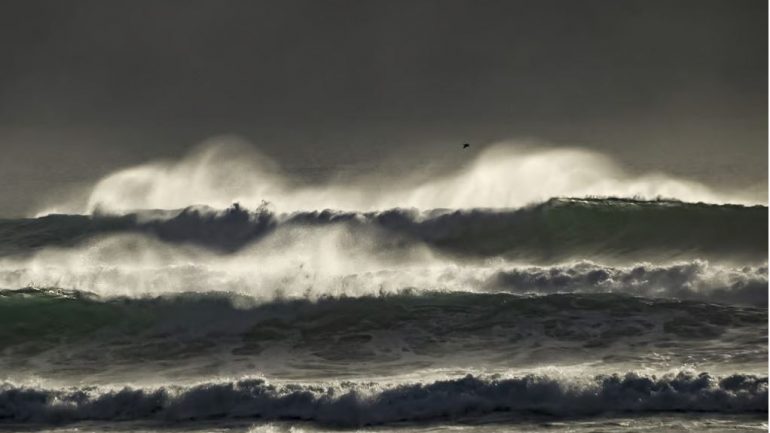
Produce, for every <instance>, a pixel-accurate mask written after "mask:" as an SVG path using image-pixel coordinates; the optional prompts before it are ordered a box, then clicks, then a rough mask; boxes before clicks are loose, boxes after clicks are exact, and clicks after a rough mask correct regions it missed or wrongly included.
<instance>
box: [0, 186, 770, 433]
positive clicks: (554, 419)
mask: <svg viewBox="0 0 770 433" xmlns="http://www.w3.org/2000/svg"><path fill="white" fill-rule="evenodd" d="M767 222H768V212H767V207H766V206H763V205H754V206H748V205H746V206H744V205H731V204H709V203H703V202H699V203H694V202H683V201H678V200H663V199H659V200H640V199H629V198H552V199H550V200H545V201H540V202H536V203H533V204H529V205H524V206H519V207H505V208H484V207H475V208H463V209H453V208H449V209H440V208H439V209H432V210H422V209H416V208H406V209H404V208H395V209H390V210H382V211H368V212H357V211H335V210H322V209H319V210H315V211H290V212H279V211H276V210H274V209H270V208H269V207H268V206H262V207H259V208H246V207H244V206H238V205H234V206H231V207H230V208H227V209H225V210H221V209H215V208H209V207H205V206H193V207H185V208H182V209H179V210H173V211H172V210H144V211H132V212H112V213H108V212H100V211H99V210H98V209H96V210H95V211H94V212H92V213H90V214H69V215H68V214H51V215H45V216H39V217H34V218H33V217H30V218H15V219H3V220H0V288H2V290H1V291H0V350H1V352H0V353H1V355H0V430H4V431H45V432H103V431H118V432H123V431H138V432H183V431H184V432H187V431H189V432H305V431H307V432H321V431H366V432H407V431H409V432H411V431H416V432H449V431H451V432H497V431H512V432H529V431H538V432H539V431H543V432H546V431H547V432H616V431H624V432H632V431H633V432H647V431H656V432H660V431H663V432H704V431H705V432H717V431H720V432H721V431H730V432H744V431H745V432H748V431H766V430H767V410H768V399H767V385H768V379H767V369H768V364H767V360H768V347H767V341H768V334H767V326H768V312H767V302H768V268H767V238H768V223H767Z"/></svg>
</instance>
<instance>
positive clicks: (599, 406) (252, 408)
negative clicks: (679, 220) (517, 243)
mask: <svg viewBox="0 0 770 433" xmlns="http://www.w3.org/2000/svg"><path fill="white" fill-rule="evenodd" d="M767 404H768V400H767V377H757V376H752V375H740V374H736V375H732V376H725V377H714V376H711V375H709V374H708V373H701V374H694V373H689V372H680V373H678V374H668V375H664V376H660V377H656V376H646V375H642V374H637V373H626V374H615V375H600V376H595V377H593V378H584V379H578V378H554V377H548V376H539V375H527V376H523V377H514V378H498V379H496V378H483V377H474V376H472V375H468V376H466V377H464V378H460V379H452V380H441V381H436V382H432V383H415V384H401V385H390V386H387V385H386V386H383V385H379V384H376V383H369V384H367V383H358V384H356V383H341V384H337V385H326V386H323V385H316V386H311V385H301V384H291V385H273V384H270V383H269V382H266V381H265V380H262V379H243V380H238V381H235V382H220V383H204V384H200V385H197V386H191V387H177V386H166V387H160V388H154V389H145V388H130V387H126V388H122V389H113V390H109V389H101V388H97V387H89V388H70V389H58V390H57V389H45V388H37V387H25V386H17V385H13V384H8V383H6V384H4V385H1V386H0V419H3V420H6V421H25V422H40V423H50V422H56V423H60V422H72V421H81V420H109V421H117V420H147V419H151V420H164V421H180V420H207V419H222V418H252V419H261V420H306V421H311V422H316V423H319V424H325V425H336V426H341V427H355V426H365V425H379V424H388V423H397V422H433V421H446V420H454V419H471V418H473V417H478V416H483V415H487V414H491V413H509V414H510V415H511V417H512V418H513V419H515V417H516V416H521V415H527V414H530V415H531V414H538V415H545V416H552V417H580V416H592V415H598V414H602V413H605V412H614V413H617V412H629V413H645V412H647V413H662V412H672V411H673V412H683V411H686V412H709V413H753V412H757V413H766V412H767Z"/></svg>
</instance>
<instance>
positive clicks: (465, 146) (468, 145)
mask: <svg viewBox="0 0 770 433" xmlns="http://www.w3.org/2000/svg"><path fill="white" fill-rule="evenodd" d="M469 147H471V145H470V144H468V143H465V144H463V149H467V148H469Z"/></svg>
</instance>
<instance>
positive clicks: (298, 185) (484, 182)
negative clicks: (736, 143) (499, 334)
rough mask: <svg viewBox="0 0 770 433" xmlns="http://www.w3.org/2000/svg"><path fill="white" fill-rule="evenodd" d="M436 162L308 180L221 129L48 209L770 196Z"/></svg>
mask: <svg viewBox="0 0 770 433" xmlns="http://www.w3.org/2000/svg"><path fill="white" fill-rule="evenodd" d="M465 156H468V155H467V154H465ZM429 165H430V164H429V163H427V164H421V170H420V171H418V172H412V173H403V172H402V173H399V174H398V177H396V176H392V177H391V178H390V179H387V175H385V174H383V173H382V172H380V173H378V175H377V176H365V175H363V176H357V177H354V178H352V179H338V180H331V181H327V182H323V183H318V182H316V183H315V184H314V185H310V184H308V183H307V182H301V181H298V180H296V179H292V178H291V177H289V176H287V175H286V174H285V172H284V171H283V170H282V169H281V168H280V167H279V166H278V165H277V164H276V163H275V162H273V161H271V160H270V159H269V158H267V157H266V156H264V155H262V154H260V153H259V152H257V151H256V150H255V149H254V148H253V147H251V146H249V145H248V144H245V143H244V142H243V141H241V140H239V139H237V138H232V137H231V138H228V137H222V138H217V139H213V140H211V141H209V142H207V143H204V144H203V145H201V146H200V147H198V148H197V149H195V150H194V151H192V152H191V153H190V154H188V155H187V156H185V157H184V158H182V159H180V160H178V161H156V162H150V163H147V164H142V165H138V166H135V167H130V168H126V169H123V170H119V171H116V172H114V173H112V174H110V175H108V176H106V177H104V178H103V179H101V180H100V181H99V182H97V183H96V184H95V185H94V186H93V187H92V188H91V189H90V190H89V191H88V192H86V193H85V196H86V197H87V198H85V199H84V200H82V201H84V202H85V204H83V203H82V202H78V201H76V202H72V203H57V204H55V205H53V206H51V207H49V208H48V209H46V210H45V211H43V212H41V213H40V214H47V213H92V212H95V211H100V210H101V211H111V212H130V211H134V210H137V209H178V208H184V207H187V206H190V205H208V206H211V207H215V208H220V209H221V208H224V207H226V206H229V205H230V204H231V203H233V202H241V203H243V204H244V205H246V206H249V207H256V206H258V205H259V204H260V203H262V202H263V201H269V202H271V203H273V204H274V205H275V206H276V207H277V209H278V210H279V211H281V212H295V211H303V210H317V209H329V208H331V209H341V210H346V211H372V210H381V209H390V208H394V207H414V208H418V209H435V208H452V209H466V208H479V207H485V208H489V207H495V208H497V207H503V208H506V207H520V206H524V205H526V204H528V203H532V202H537V201H543V200H547V199H549V198H551V197H563V196H570V197H585V196H590V195H594V196H596V195H599V196H619V197H634V196H639V197H644V198H655V197H661V196H662V197H669V198H676V199H680V200H685V201H693V202H695V201H705V202H710V203H728V202H733V203H735V202H737V203H757V202H762V203H764V202H765V201H763V200H765V199H763V198H759V201H757V200H752V199H751V198H747V197H742V196H741V194H740V193H735V192H733V193H731V194H726V193H722V192H717V191H714V190H712V189H711V188H708V187H706V186H704V185H701V184H699V183H696V182H691V181H686V180H683V179H677V178H674V177H671V176H667V175H664V174H660V173H648V174H644V175H636V176H635V175H630V174H627V173H624V172H623V170H622V169H621V168H620V167H619V166H618V165H617V164H616V163H615V162H614V161H612V160H611V159H609V158H607V157H606V156H604V155H602V154H599V153H596V152H591V151H588V150H583V149H577V148H533V147H525V146H520V145H511V144H510V143H499V144H497V145H493V146H491V147H489V148H487V149H485V150H484V151H482V152H481V153H480V154H478V156H477V157H476V158H474V159H471V160H470V161H467V163H466V164H465V165H464V166H462V167H460V168H458V169H455V170H450V171H449V172H447V171H446V170H443V171H442V170H430V169H429V168H428V167H426V166H429ZM384 179H387V180H384ZM385 185H387V186H385Z"/></svg>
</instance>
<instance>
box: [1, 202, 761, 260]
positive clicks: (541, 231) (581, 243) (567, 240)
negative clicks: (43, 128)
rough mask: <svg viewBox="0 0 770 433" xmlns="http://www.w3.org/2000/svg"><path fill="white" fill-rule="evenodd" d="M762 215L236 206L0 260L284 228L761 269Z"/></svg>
mask: <svg viewBox="0 0 770 433" xmlns="http://www.w3.org/2000/svg"><path fill="white" fill-rule="evenodd" d="M767 217H768V214H767V207H765V206H752V207H744V206H738V205H711V204H703V203H683V202H678V201H666V200H658V201H638V200H631V199H552V200H549V201H547V202H545V203H542V204H538V205H533V206H529V207H525V208H521V209H515V210H497V209H473V210H456V211H448V210H435V211H417V210H405V209H393V210H389V211H383V212H368V213H356V212H338V211H332V210H324V211H316V212H299V213H293V214H281V215H278V214H274V213H271V212H270V211H268V210H267V209H265V208H261V209H258V210H257V211H255V212H250V211H247V210H244V209H242V208H240V207H238V206H237V205H236V206H234V207H231V208H230V209H227V210H225V211H222V212H215V211H212V210H210V209H203V208H194V207H191V208H187V209H184V210H182V211H180V212H173V213H167V212H166V213H164V212H156V213H152V212H144V213H137V214H127V215H99V214H96V215H49V216H45V217H41V218H37V219H17V220H2V221H0V255H6V256H7V255H16V254H27V253H29V252H31V251H34V250H36V249H39V248H43V247H47V246H72V245H77V244H79V243H81V242H84V241H86V240H88V239H90V238H93V237H96V236H101V235H107V234H115V233H144V234H150V235H152V236H155V237H157V238H159V239H161V240H163V241H166V242H171V243H191V244H197V245H200V246H203V247H206V248H208V249H211V250H214V251H219V252H223V253H228V252H234V251H237V250H239V249H241V248H242V247H244V246H245V245H247V244H251V243H254V242H258V241H259V240H260V239H261V238H263V237H264V236H266V235H267V234H269V233H271V232H272V231H274V230H276V229H277V228H279V227H285V226H293V227H296V226H300V227H311V228H312V227H323V226H329V225H344V226H345V227H348V228H350V229H351V230H356V229H359V228H368V227H374V228H376V229H379V230H384V231H385V232H386V233H390V234H391V235H393V236H396V237H397V238H398V239H400V240H401V241H402V242H422V243H425V244H428V245H430V246H432V247H434V248H437V249H438V250H440V251H443V252H446V253H449V254H454V255H460V256H472V257H491V256H504V257H507V258H512V259H527V260H535V261H546V262H552V261H558V260H565V259H569V258H580V259H590V258H601V257H613V258H624V259H628V260H640V259H644V258H648V257H655V258H656V259H660V258H704V259H721V258H732V259H735V260H743V261H749V262H752V263H756V262H763V261H766V260H767V244H766V242H764V240H765V239H766V238H767V234H768V231H767V230H768V227H767Z"/></svg>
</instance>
